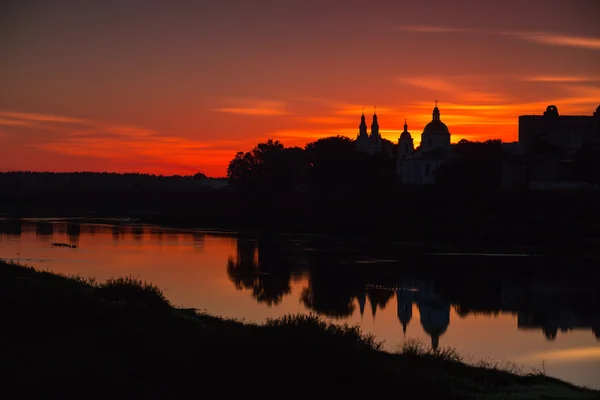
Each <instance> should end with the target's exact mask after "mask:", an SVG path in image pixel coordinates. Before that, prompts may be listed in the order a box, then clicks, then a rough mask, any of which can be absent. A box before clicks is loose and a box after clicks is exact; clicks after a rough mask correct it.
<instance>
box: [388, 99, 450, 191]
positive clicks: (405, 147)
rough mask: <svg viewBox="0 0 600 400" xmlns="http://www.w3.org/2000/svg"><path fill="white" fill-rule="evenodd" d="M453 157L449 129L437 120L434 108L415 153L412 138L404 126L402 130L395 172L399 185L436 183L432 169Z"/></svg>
mask: <svg viewBox="0 0 600 400" xmlns="http://www.w3.org/2000/svg"><path fill="white" fill-rule="evenodd" d="M451 154H452V149H451V147H450V130H449V129H448V127H447V126H446V124H444V123H443V122H442V120H441V117H440V110H439V108H438V106H437V101H436V104H435V108H434V109H433V113H432V119H431V122H429V123H428V124H427V125H425V128H424V129H423V133H422V134H421V145H420V146H419V147H418V148H417V149H416V150H415V149H414V145H413V139H412V136H411V134H410V132H408V125H407V124H406V122H405V123H404V131H403V132H402V133H401V134H400V138H399V139H398V156H397V173H398V176H399V178H400V182H402V183H407V184H414V185H427V184H433V183H435V174H434V172H435V170H436V169H437V168H438V167H439V166H440V165H441V164H442V163H444V162H445V161H447V160H448V159H449V158H450V156H451Z"/></svg>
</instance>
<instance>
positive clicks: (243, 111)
mask: <svg viewBox="0 0 600 400" xmlns="http://www.w3.org/2000/svg"><path fill="white" fill-rule="evenodd" d="M224 102H225V103H228V106H226V107H221V108H217V109H215V111H218V112H223V113H230V114H238V115H245V116H253V117H273V116H281V115H290V114H291V113H290V112H289V111H288V109H287V107H288V104H287V103H286V102H284V101H271V100H256V99H226V100H225V101H224Z"/></svg>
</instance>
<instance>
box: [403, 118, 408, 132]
mask: <svg viewBox="0 0 600 400" xmlns="http://www.w3.org/2000/svg"><path fill="white" fill-rule="evenodd" d="M404 132H408V124H407V123H406V118H404Z"/></svg>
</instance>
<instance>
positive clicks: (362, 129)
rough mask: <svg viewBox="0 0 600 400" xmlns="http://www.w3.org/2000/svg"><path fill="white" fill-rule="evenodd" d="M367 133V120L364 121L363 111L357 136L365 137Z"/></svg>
mask: <svg viewBox="0 0 600 400" xmlns="http://www.w3.org/2000/svg"><path fill="white" fill-rule="evenodd" d="M368 136H369V134H368V133H367V122H366V121H365V113H363V114H362V116H361V117H360V125H359V126H358V137H359V138H367V137H368Z"/></svg>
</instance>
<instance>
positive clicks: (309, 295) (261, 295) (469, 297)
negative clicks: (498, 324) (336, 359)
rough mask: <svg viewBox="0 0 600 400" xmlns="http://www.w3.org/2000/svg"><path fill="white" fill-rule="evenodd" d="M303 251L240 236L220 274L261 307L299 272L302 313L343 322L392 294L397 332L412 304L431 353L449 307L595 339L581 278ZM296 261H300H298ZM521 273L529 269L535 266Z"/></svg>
mask: <svg viewBox="0 0 600 400" xmlns="http://www.w3.org/2000/svg"><path fill="white" fill-rule="evenodd" d="M311 247H312V248H311V249H310V251H306V250H303V249H301V248H300V249H295V248H294V247H293V246H290V245H289V244H285V243H283V242H281V243H274V242H273V241H271V240H269V239H261V238H259V239H258V240H254V239H244V238H240V239H239V240H238V246H237V255H236V257H231V258H230V259H229V261H228V264H227V271H228V274H229V277H230V279H231V280H232V281H233V283H234V284H235V286H236V287H237V288H238V289H240V290H242V289H248V290H251V291H252V295H253V297H254V299H255V300H256V301H258V302H259V303H265V304H267V305H269V306H272V305H278V304H279V303H280V302H281V301H282V299H283V297H284V296H286V295H289V293H290V280H291V279H293V278H294V277H297V276H300V275H306V276H307V280H308V285H307V287H306V288H304V289H303V291H302V293H301V294H300V301H301V302H302V303H303V304H304V305H305V306H306V308H308V309H309V310H311V311H314V312H316V313H318V314H320V315H322V316H327V317H331V318H340V319H341V318H348V317H350V316H351V315H352V314H353V313H354V312H355V311H356V304H358V307H359V311H360V313H361V315H362V314H363V313H364V311H365V307H366V303H367V301H368V302H369V305H370V309H371V313H372V315H373V317H375V315H376V312H377V309H381V310H383V309H384V308H385V307H386V306H387V305H388V303H389V302H390V301H391V300H392V299H393V298H394V296H395V297H396V300H397V314H398V319H399V321H400V323H401V324H402V325H403V330H404V331H406V327H407V325H408V324H409V323H410V322H411V319H412V309H413V305H415V306H416V307H417V309H418V310H419V314H420V323H421V325H422V327H423V329H424V330H425V331H426V332H427V333H428V334H429V335H430V336H431V338H432V346H433V347H434V348H435V347H437V345H438V339H439V337H440V336H441V335H442V334H443V333H444V332H445V331H446V329H447V327H448V325H449V323H450V308H451V304H453V305H454V309H455V311H456V312H457V314H458V315H459V316H461V317H466V316H467V315H469V314H472V313H481V314H488V315H494V314H498V313H501V312H512V313H517V314H518V328H519V329H525V328H535V329H542V330H543V332H544V334H545V335H546V337H547V338H548V339H552V338H554V337H555V336H556V331H557V330H558V329H562V330H569V329H577V328H585V329H592V330H593V332H594V334H595V335H596V337H599V333H600V329H599V328H600V313H599V311H598V310H599V308H598V306H600V288H598V287H597V286H593V285H589V286H585V285H584V284H583V283H585V282H587V281H589V279H586V278H585V277H584V278H582V279H577V278H575V280H574V281H572V282H567V281H565V279H563V278H562V277H561V276H555V275H553V274H549V275H548V276H544V275H541V274H540V273H539V272H537V273H530V274H528V273H525V272H523V271H525V268H526V267H527V266H526V265H525V264H523V265H519V266H517V267H515V266H514V265H512V264H514V261H513V260H509V259H504V260H503V261H502V262H503V263H510V264H511V266H510V268H516V269H515V271H517V272H507V270H508V269H509V267H508V266H507V267H506V268H504V269H502V265H504V264H498V265H495V266H493V267H491V268H488V269H486V268H482V267H481V265H472V266H469V265H463V264H461V265H462V266H459V265H452V262H450V261H448V264H447V265H446V267H447V268H446V269H445V270H435V268H434V267H432V266H431V265H429V264H428V261H427V260H426V259H421V260H420V261H417V265H418V267H419V271H420V272H418V271H417V270H416V269H415V268H410V272H407V271H408V269H409V268H407V267H405V266H390V265H387V266H385V267H384V266H382V265H377V264H356V263H351V262H349V261H351V260H348V258H352V257H355V254H351V253H349V252H332V251H329V250H328V249H327V247H325V246H324V247H322V248H319V245H318V244H314V243H311ZM315 247H316V248H315ZM344 258H346V259H344ZM299 259H306V260H307V262H306V263H299V262H298V260H299ZM479 262H480V261H479ZM413 267H414V266H413ZM519 268H521V269H519ZM527 268H530V269H531V270H532V271H534V270H535V268H537V267H532V266H529V267H527ZM390 271H394V272H390ZM448 271H450V272H448ZM572 275H573V274H571V276H572ZM596 281H597V277H596Z"/></svg>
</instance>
